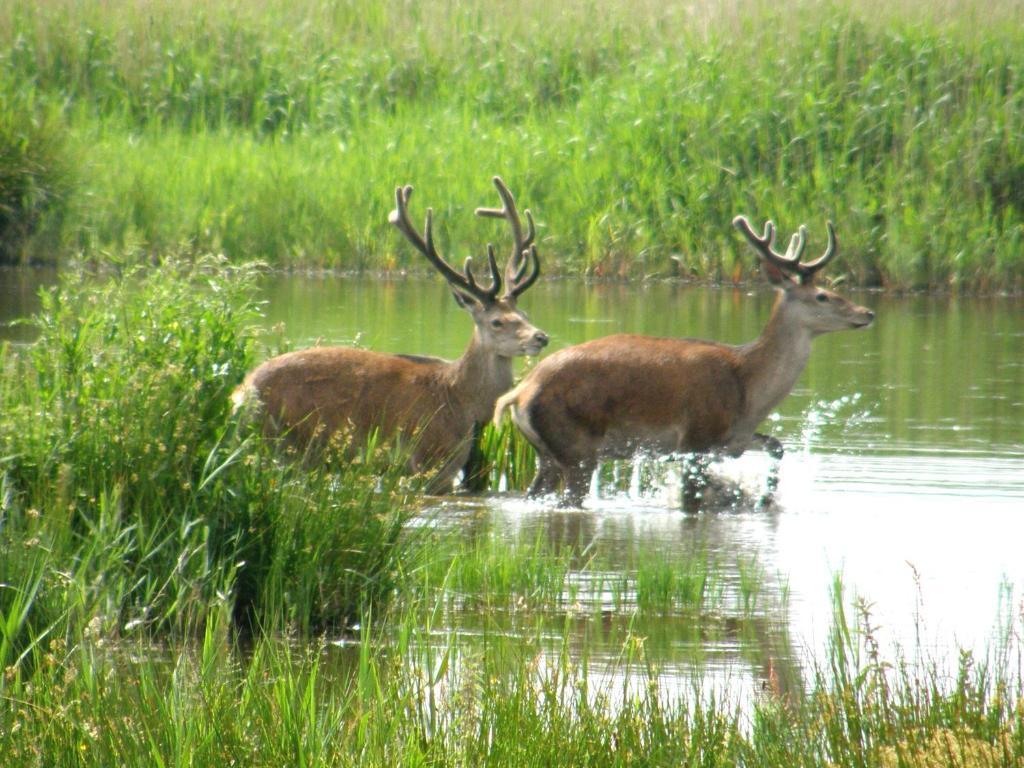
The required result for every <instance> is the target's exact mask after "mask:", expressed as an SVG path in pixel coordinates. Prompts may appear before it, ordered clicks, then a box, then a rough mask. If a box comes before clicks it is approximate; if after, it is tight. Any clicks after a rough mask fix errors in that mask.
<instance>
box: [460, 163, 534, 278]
mask: <svg viewBox="0 0 1024 768" xmlns="http://www.w3.org/2000/svg"><path fill="white" fill-rule="evenodd" d="M494 186H495V187H497V189H498V196H499V197H501V204H502V205H501V208H477V209H476V215H477V216H483V217H485V218H491V219H505V220H506V221H507V222H508V223H509V226H510V227H511V228H512V241H513V242H512V253H511V255H510V256H509V259H508V263H507V264H506V265H505V296H507V297H509V298H515V297H517V296H519V295H520V294H521V293H522V292H523V291H525V290H526V289H527V288H529V287H530V286H531V285H533V284H534V282H535V281H536V280H537V277H538V276H539V275H540V258H539V257H538V256H537V246H536V245H534V240H535V239H536V237H537V230H536V227H535V226H534V223H533V215H532V214H531V213H530V211H529V209H527V210H526V236H525V237H524V236H523V222H522V219H520V218H519V211H518V209H517V208H516V201H515V198H513V197H512V193H511V192H509V189H508V187H507V186H505V182H504V181H502V180H501V177H500V176H495V177H494ZM487 248H488V253H490V252H491V246H490V245H488V246H487ZM527 269H530V272H529V274H527Z"/></svg>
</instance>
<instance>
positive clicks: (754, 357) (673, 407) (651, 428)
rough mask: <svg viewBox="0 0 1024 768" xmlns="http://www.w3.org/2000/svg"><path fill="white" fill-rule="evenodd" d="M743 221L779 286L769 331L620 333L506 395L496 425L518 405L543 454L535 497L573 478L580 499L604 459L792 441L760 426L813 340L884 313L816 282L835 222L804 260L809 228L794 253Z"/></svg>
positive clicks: (573, 350) (574, 498) (518, 420)
mask: <svg viewBox="0 0 1024 768" xmlns="http://www.w3.org/2000/svg"><path fill="white" fill-rule="evenodd" d="M733 224H734V225H735V226H736V227H737V228H738V229H739V230H740V231H741V232H742V233H743V234H744V235H745V236H746V238H747V240H748V241H749V242H750V244H751V245H752V246H753V247H754V249H755V250H756V252H757V255H758V257H759V258H760V259H761V263H762V266H763V268H764V272H765V274H766V275H767V277H768V279H769V281H770V282H771V283H772V284H773V285H774V286H775V287H776V288H777V289H778V290H779V296H778V299H777V300H776V302H775V306H774V307H773V309H772V313H771V317H769V319H768V323H767V325H766V326H765V327H764V330H763V331H762V332H761V335H760V336H759V337H758V338H757V339H756V340H755V341H752V342H750V343H748V344H743V345H740V346H731V345H727V344H719V343H717V342H713V341H703V340H699V339H675V338H654V337H650V336H639V335H632V334H617V335H613V336H606V337H604V338H599V339H594V340H593V341H589V342H586V343H583V344H579V345H576V346H572V347H567V348H565V349H562V350H559V351H558V352H556V353H555V354H553V355H551V356H550V357H547V358H545V359H544V360H542V361H541V362H540V363H539V364H538V365H537V366H536V367H535V368H534V369H533V370H532V371H531V372H530V374H529V375H528V376H527V377H526V378H525V379H524V380H523V381H522V382H521V383H520V384H519V385H518V386H517V387H516V388H515V389H513V390H512V391H511V392H509V393H508V394H506V395H504V396H502V397H500V398H499V399H498V403H497V406H496V408H495V415H494V421H495V423H496V424H497V423H500V421H501V418H502V414H503V412H504V411H505V410H506V409H507V408H510V407H511V408H512V411H513V416H512V418H513V421H514V422H515V424H516V426H518V427H519V429H520V431H522V433H523V434H524V435H525V436H526V439H527V440H529V441H530V443H531V444H532V445H533V446H534V448H536V450H537V460H538V468H537V474H536V476H535V477H534V480H533V483H532V485H531V486H530V489H529V494H530V495H532V496H536V495H540V494H546V493H552V492H554V491H556V490H557V489H558V486H559V484H560V483H562V484H564V487H565V491H566V501H568V502H569V503H572V504H576V505H578V504H579V503H580V502H581V501H582V499H583V498H584V496H585V495H586V492H587V490H588V486H589V480H590V476H591V474H592V472H593V470H594V469H595V467H596V466H597V463H598V461H599V460H600V459H603V458H628V457H630V456H632V455H634V454H636V453H638V452H640V453H648V454H653V455H667V454H712V455H714V454H726V455H730V456H738V455H740V454H742V453H743V452H744V451H745V450H746V449H747V448H751V447H754V448H761V449H762V450H765V451H767V452H768V453H769V454H770V455H772V456H773V458H776V459H778V458H781V456H782V444H781V443H780V442H779V441H778V440H777V439H775V438H773V437H769V436H767V435H763V434H759V433H757V432H756V431H755V430H756V429H757V426H758V424H760V422H761V421H762V420H763V419H764V418H765V417H766V416H767V415H768V414H769V412H771V410H772V409H773V408H774V407H775V406H776V405H777V404H778V403H779V402H781V401H782V399H783V398H785V397H786V395H788V394H789V391H790V390H791V389H792V388H793V385H794V384H795V383H796V380H797V378H798V377H799V376H800V372H801V371H803V369H804V366H805V365H806V363H807V359H808V357H809V356H810V353H811V340H812V339H813V338H814V337H815V336H818V335H820V334H823V333H828V332H830V331H839V330H843V329H844V328H864V327H866V326H868V325H870V324H871V321H872V320H873V319H874V313H873V312H872V311H871V310H869V309H866V308H864V307H860V306H857V305H856V304H853V303H851V302H850V301H847V300H846V299H844V298H842V297H841V296H837V295H836V294H835V293H832V292H831V291H827V290H825V289H824V288H820V287H818V286H816V285H815V284H814V277H815V274H816V273H817V272H818V271H819V270H821V269H822V267H824V266H825V265H826V264H828V262H829V261H830V260H831V259H832V257H833V256H835V253H836V238H835V231H834V229H833V227H832V222H828V247H827V249H826V250H825V253H824V255H822V256H821V257H820V258H818V259H816V260H814V261H811V262H809V263H806V264H805V263H801V262H800V258H801V256H802V255H803V251H804V246H805V244H806V232H807V230H806V227H803V226H801V227H800V229H799V231H798V233H797V234H795V235H794V236H793V238H792V239H791V241H790V245H789V249H788V251H787V252H786V253H785V254H779V253H777V252H776V251H775V250H774V248H773V245H774V240H775V226H774V224H772V222H770V221H769V222H767V223H766V224H765V226H764V234H763V235H761V236H758V235H757V234H756V233H755V232H754V230H753V229H751V227H750V224H749V223H748V221H747V220H746V219H745V218H744V217H742V216H737V217H736V218H735V219H734V220H733Z"/></svg>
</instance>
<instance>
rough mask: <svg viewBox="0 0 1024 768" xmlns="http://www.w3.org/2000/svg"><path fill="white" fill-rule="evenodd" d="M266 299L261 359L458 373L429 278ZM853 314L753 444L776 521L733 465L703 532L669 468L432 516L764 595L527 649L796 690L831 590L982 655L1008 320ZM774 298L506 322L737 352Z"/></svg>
mask: <svg viewBox="0 0 1024 768" xmlns="http://www.w3.org/2000/svg"><path fill="white" fill-rule="evenodd" d="M40 279H42V280H43V281H44V282H46V281H47V280H48V279H52V276H49V277H47V276H41V275H39V274H38V273H25V272H20V271H17V270H6V271H4V272H3V276H2V279H0V333H2V334H3V337H4V338H18V339H20V340H25V339H27V338H30V335H26V334H27V331H26V330H25V329H12V328H10V327H9V326H7V325H6V323H7V322H8V321H9V320H10V319H11V318H13V317H16V316H20V315H24V314H26V313H28V312H31V311H33V309H34V301H35V299H34V296H35V284H36V283H37V282H39V281H40ZM265 298H266V300H267V308H266V326H267V328H268V329H269V328H277V327H279V328H281V329H282V330H281V331H280V332H274V333H270V334H268V344H270V345H271V346H275V347H276V346H277V344H278V343H281V342H282V341H283V343H284V344H285V345H288V346H291V347H300V346H305V345H309V344H313V343H317V342H322V343H359V344H362V345H364V346H367V347H369V348H373V349H378V350H381V351H392V352H415V353H423V354H432V355H441V356H446V357H455V356H457V355H458V354H460V352H461V351H462V349H463V348H464V347H465V345H466V343H467V341H468V339H469V336H470V332H471V328H472V324H471V322H470V320H469V318H468V317H467V316H466V315H465V313H464V312H462V311H461V310H460V309H458V307H456V305H455V303H454V302H453V301H452V300H451V297H450V295H449V292H448V290H447V288H446V287H445V286H444V285H443V283H442V282H441V281H440V280H436V279H429V280H401V281H378V280H372V279H351V278H349V279H342V278H336V277H329V276H316V277H309V276H288V277H282V276H275V277H273V278H271V279H269V280H268V283H267V285H266V289H265ZM855 300H856V301H858V303H862V304H865V305H868V306H870V307H871V308H872V309H874V310H875V311H876V312H877V317H878V319H877V322H876V324H875V325H874V326H873V327H872V328H871V329H869V330H867V331H862V332H849V333H836V334H831V335H829V336H827V337H824V338H822V339H820V340H818V341H817V342H816V343H815V349H814V351H813V353H812V355H811V360H810V363H809V365H808V367H807V369H806V371H805V372H804V374H803V375H802V376H801V378H800V380H799V382H798V384H797V387H796V389H795V390H794V392H793V393H792V394H791V396H790V397H789V398H788V399H787V400H785V401H784V402H783V403H782V405H781V406H780V408H779V411H778V412H777V413H776V414H773V416H772V417H771V419H770V420H769V423H767V424H765V425H764V431H768V432H770V433H772V434H774V435H776V436H777V437H779V438H780V439H781V440H782V441H783V443H784V444H785V446H786V449H787V454H786V456H785V458H784V460H783V461H782V465H781V468H780V483H779V488H778V491H777V493H776V494H775V496H774V503H773V504H771V505H769V506H765V505H762V504H760V503H759V501H758V500H759V499H760V496H761V490H762V489H763V487H764V479H765V474H766V471H767V464H766V461H765V459H764V457H762V456H760V455H757V454H751V455H749V456H745V457H743V458H742V459H739V460H731V461H726V462H723V463H722V464H721V465H719V466H718V467H716V468H715V472H716V473H717V475H718V476H719V477H721V478H725V479H726V480H728V481H729V482H731V483H734V484H735V487H738V488H740V489H741V490H742V491H743V493H741V494H740V495H739V497H738V498H739V501H738V502H737V503H733V504H731V505H730V509H729V510H728V511H725V512H719V513H715V514H690V513H687V512H682V511H680V509H679V502H678V493H677V490H676V487H675V486H674V485H673V483H674V482H675V481H674V478H675V476H676V474H674V473H677V470H676V469H674V468H673V466H658V467H654V468H651V467H647V468H642V469H640V470H637V469H634V468H633V467H631V466H628V465H623V466H620V467H617V468H612V469H610V470H606V475H604V476H602V478H603V479H602V484H601V487H600V489H599V492H598V495H597V496H594V497H591V498H589V499H588V500H587V504H586V507H587V508H586V509H585V510H583V511H573V512H567V511H564V510H558V509H555V508H553V507H552V505H550V504H545V503H535V502H527V501H525V500H523V499H522V498H520V497H518V496H516V495H515V494H507V493H497V494H494V495H492V496H490V497H487V498H484V499H477V500H454V501H452V500H449V501H447V502H445V505H444V508H443V514H445V515H447V516H448V517H449V518H450V519H451V520H452V521H453V524H456V525H460V524H464V527H465V530H466V533H465V535H467V536H474V535H475V536H497V537H501V538H503V539H504V540H508V541H512V540H513V539H515V538H516V537H533V536H537V535H542V536H543V538H544V539H545V540H546V541H547V542H548V544H549V546H551V547H552V548H557V547H570V548H572V550H573V551H574V552H576V553H577V555H578V558H579V562H578V567H579V571H578V572H579V574H580V576H579V578H581V579H582V578H592V574H591V575H590V576H586V577H585V576H584V575H583V568H584V566H586V565H587V563H588V562H590V560H589V558H592V556H593V553H594V552H595V551H600V552H601V553H602V555H601V556H602V557H603V558H605V560H604V561H602V562H603V567H604V568H605V569H606V570H605V573H607V574H614V573H620V574H621V573H626V574H629V573H633V572H635V571H636V568H637V561H636V560H637V558H638V557H642V556H643V554H642V553H644V552H648V551H651V550H652V549H653V550H657V549H661V550H664V549H666V548H669V549H674V550H676V551H679V552H685V551H698V550H699V551H706V552H707V553H709V555H711V556H713V557H714V558H716V562H717V563H718V565H719V566H721V569H722V571H723V574H722V578H723V580H724V582H725V584H726V586H727V589H729V590H733V592H731V593H729V594H739V592H740V590H741V586H742V585H741V583H740V582H741V581H742V573H741V571H742V569H743V564H745V563H746V564H751V563H756V564H757V566H758V568H759V569H760V571H761V573H762V574H763V576H764V579H763V582H764V585H765V587H764V589H765V592H766V594H764V595H762V596H761V598H760V599H759V602H758V606H759V607H758V611H755V612H753V613H750V612H745V611H744V610H743V609H742V606H740V605H739V604H738V603H737V601H736V600H730V599H726V600H725V602H724V605H725V606H726V608H724V609H722V610H721V611H719V612H717V613H714V614H708V615H703V616H700V617H680V616H678V615H674V616H668V617H661V618H660V619H659V618H655V617H650V616H648V617H647V618H645V619H643V620H642V621H641V620H630V619H628V618H626V617H627V616H628V615H629V613H630V612H629V611H628V610H626V609H620V608H614V607H608V606H604V605H601V606H599V607H598V608H597V610H596V611H595V610H590V611H589V612H584V613H585V615H583V614H581V616H580V617H573V615H572V613H571V611H566V612H565V614H564V615H562V616H558V617H554V618H552V619H550V620H551V621H552V622H553V625H552V627H551V628H550V630H551V631H550V632H549V633H546V634H545V633H542V636H545V637H549V638H550V641H551V643H552V644H555V643H558V642H560V641H561V640H560V638H561V637H562V628H563V624H564V622H566V621H570V620H571V621H572V622H575V623H572V627H573V632H574V633H577V635H576V636H577V639H578V640H579V643H580V647H582V645H583V643H584V641H585V642H586V644H587V645H588V647H589V648H590V649H591V652H592V653H593V652H595V651H594V650H593V649H595V648H598V649H600V648H604V649H605V651H606V653H607V654H608V658H607V659H606V660H605V661H606V662H607V664H608V665H609V667H608V668H609V669H613V668H614V663H618V661H617V660H620V657H619V656H618V655H617V654H621V649H622V644H623V641H624V639H625V638H626V637H628V636H629V635H630V633H632V634H634V635H638V636H643V637H645V638H647V640H646V641H645V648H646V649H647V651H648V653H649V654H650V657H651V658H652V659H654V660H655V661H656V662H657V663H658V665H659V666H660V668H661V669H662V670H663V671H664V674H666V675H669V676H671V675H676V674H678V675H681V676H683V677H685V676H687V675H689V674H692V671H693V669H694V668H695V665H697V664H698V662H699V666H700V668H701V669H704V670H707V669H709V668H712V667H715V666H716V665H718V666H719V667H720V668H721V669H723V670H725V669H730V670H732V672H731V674H735V672H736V665H737V664H738V665H739V669H740V670H741V671H743V672H742V674H743V675H746V676H747V677H746V678H745V679H747V680H748V681H749V684H750V686H751V687H755V688H756V687H757V685H758V682H757V681H759V680H760V681H762V682H763V681H765V680H768V679H778V678H779V677H780V676H781V677H782V678H784V679H785V680H784V684H785V685H786V686H790V685H793V684H794V683H793V682H792V681H791V680H790V679H789V678H791V677H793V676H794V675H795V674H796V673H795V672H794V671H792V670H793V669H794V668H795V662H796V661H799V660H801V658H802V657H805V656H806V655H807V654H813V653H817V652H819V651H820V650H821V648H822V647H823V645H824V642H825V639H826V637H827V633H828V630H829V627H830V625H831V620H832V606H833V603H832V599H833V598H832V594H831V589H832V584H833V576H834V575H835V574H836V573H839V574H841V576H842V580H843V582H844V584H845V587H846V590H847V596H848V597H849V596H852V595H859V596H862V597H863V598H864V599H865V600H867V601H869V602H870V603H872V611H873V615H874V618H875V621H876V623H878V624H880V626H881V630H880V633H881V635H882V639H883V640H885V639H888V640H890V641H894V642H899V643H900V644H902V645H903V646H904V647H910V646H918V644H919V647H923V648H924V649H925V650H926V651H927V652H929V653H934V654H936V655H938V656H940V657H941V656H945V655H947V654H949V653H951V652H952V651H953V649H954V648H955V646H956V645H969V646H973V647H976V648H983V647H984V644H985V642H986V641H987V640H989V639H990V638H991V637H992V634H993V627H994V622H995V621H996V620H997V617H998V616H997V614H998V610H999V600H1000V598H1001V596H1005V593H1004V592H1002V591H1001V590H1002V589H1003V586H1004V584H1006V585H1010V586H1011V587H1012V588H1013V589H1014V590H1015V594H1016V598H1015V600H1017V601H1019V600H1020V595H1022V594H1024V559H1022V558H1021V557H1020V550H1021V545H1020V542H1022V541H1024V302H1022V301H1021V300H1020V299H1006V298H992V299H970V300H968V299H955V298H949V297H925V296H915V297H908V298H890V297H884V296H880V295H861V296H856V298H855ZM772 301H773V294H772V292H771V291H769V290H761V289H758V290H735V289H722V290H710V289H703V288H696V287H687V286H682V285H676V284H667V283H653V284H649V285H642V286H625V285H586V284H583V283H581V282H579V281H569V280H565V281H549V282H542V283H540V284H538V285H537V286H535V287H534V288H533V289H531V290H530V292H529V293H528V294H525V295H524V296H523V299H522V301H521V304H522V306H523V308H524V309H525V310H526V311H527V312H528V313H529V315H530V317H531V320H532V321H533V322H534V323H535V324H536V325H538V326H539V327H541V328H543V329H545V330H546V331H547V332H548V333H549V335H550V336H551V345H550V347H549V350H556V349H559V348H561V347H563V346H566V345H568V344H572V343H577V342H580V341H584V340H586V339H590V338H594V337H597V336H601V335H605V334H609V333H614V332H619V331H633V332H639V333H648V334H655V335H678V336H699V337H706V338H714V339H718V340H721V341H726V342H733V343H740V342H744V341H748V340H750V339H753V338H754V337H755V336H756V335H757V334H758V333H759V331H760V328H761V325H762V324H763V322H764V321H765V319H766V318H767V315H768V313H769V311H770V306H771V302H772ZM525 365H528V363H523V366H525ZM616 473H618V474H617V475H616ZM481 505H482V510H483V514H481ZM467 510H471V511H472V514H470V513H469V512H468V511H467ZM470 518H471V520H470ZM605 598H607V596H605ZM605 598H600V597H598V598H595V599H598V600H603V599H605ZM591 609H593V606H591ZM595 615H596V616H597V617H598V618H596V619H595V618H594V616H595ZM482 620H483V619H482V618H481V617H479V616H476V615H474V614H472V613H468V614H466V615H463V616H459V617H456V618H453V624H454V625H457V627H458V631H460V632H466V633H472V632H474V631H479V630H480V627H479V626H476V627H475V628H474V624H475V622H479V621H482ZM510 621H511V619H510ZM638 621H639V623H638ZM491 628H494V627H491ZM451 629H452V628H451V627H447V628H445V629H444V630H443V631H444V632H446V631H449V630H451ZM506 630H507V631H515V626H513V625H509V626H508V627H505V628H503V631H506ZM557 652H558V651H557V649H556V648H555V647H554V645H552V647H550V648H548V649H547V650H546V653H548V654H556V653H557ZM695 660H696V661H695ZM741 676H742V675H741Z"/></svg>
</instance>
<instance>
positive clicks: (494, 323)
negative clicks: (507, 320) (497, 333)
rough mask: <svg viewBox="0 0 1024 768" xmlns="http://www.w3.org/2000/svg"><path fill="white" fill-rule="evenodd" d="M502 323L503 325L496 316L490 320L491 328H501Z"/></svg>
mask: <svg viewBox="0 0 1024 768" xmlns="http://www.w3.org/2000/svg"><path fill="white" fill-rule="evenodd" d="M502 325H504V323H502V322H501V320H499V319H498V318H494V319H493V320H491V328H501V326H502Z"/></svg>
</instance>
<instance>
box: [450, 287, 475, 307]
mask: <svg viewBox="0 0 1024 768" xmlns="http://www.w3.org/2000/svg"><path fill="white" fill-rule="evenodd" d="M452 296H454V297H455V303H456V304H458V305H459V306H460V307H462V308H463V309H465V310H467V311H468V312H472V311H473V308H474V307H476V306H477V301H476V299H474V298H473V297H471V296H469V295H467V294H465V293H463V292H462V291H459V290H456V289H455V288H452Z"/></svg>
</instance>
